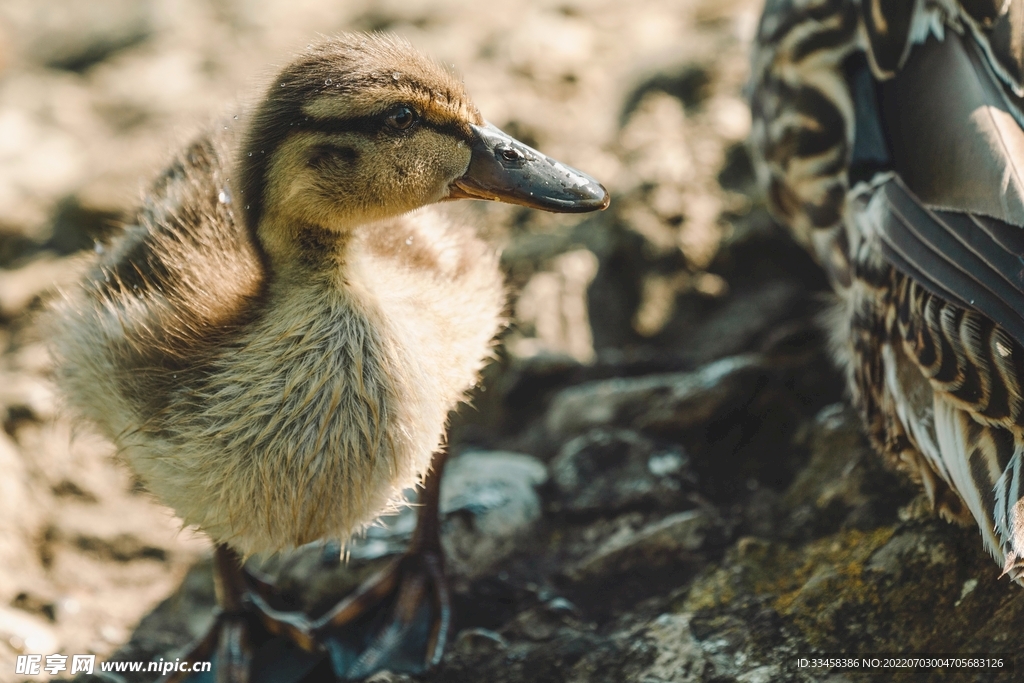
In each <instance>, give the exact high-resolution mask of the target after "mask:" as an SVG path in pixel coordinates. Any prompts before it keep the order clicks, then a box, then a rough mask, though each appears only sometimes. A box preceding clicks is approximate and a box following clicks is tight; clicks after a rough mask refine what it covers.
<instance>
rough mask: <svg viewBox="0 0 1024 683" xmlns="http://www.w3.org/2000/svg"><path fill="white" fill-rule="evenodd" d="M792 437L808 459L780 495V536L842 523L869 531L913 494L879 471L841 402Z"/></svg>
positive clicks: (815, 531) (851, 414)
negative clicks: (804, 448)
mask: <svg viewBox="0 0 1024 683" xmlns="http://www.w3.org/2000/svg"><path fill="white" fill-rule="evenodd" d="M797 440H798V441H801V442H803V443H805V444H806V446H807V448H808V449H809V451H810V454H811V457H810V460H809V461H808V462H807V464H806V466H804V467H803V468H802V469H801V470H800V472H799V473H798V474H797V476H796V477H795V479H794V480H793V483H792V484H790V486H789V488H788V489H787V490H786V492H785V494H784V497H783V505H784V507H785V508H786V509H787V510H788V513H787V519H786V520H785V522H784V524H783V529H782V532H783V534H784V535H788V536H793V535H798V534H803V535H808V534H809V535H820V534H823V533H830V532H833V531H836V530H838V529H840V528H842V527H844V526H852V527H856V528H860V529H870V528H872V527H874V526H877V525H878V524H879V523H882V522H883V520H886V519H892V518H893V517H894V516H895V514H896V511H897V509H898V508H899V506H900V505H903V504H904V503H906V501H907V500H909V499H910V498H911V497H912V496H914V495H915V494H916V492H914V491H912V490H908V488H907V487H906V485H905V484H904V483H903V482H901V481H900V480H899V479H898V478H897V477H896V476H895V475H894V474H893V473H892V472H888V471H886V470H885V467H884V463H883V462H882V459H881V457H879V456H878V455H877V454H875V453H873V452H872V451H871V448H870V446H869V445H868V443H867V439H866V437H865V436H864V433H863V430H862V428H861V421H860V418H859V417H858V415H857V413H856V411H855V410H854V409H853V408H852V407H850V406H848V405H846V404H844V403H833V404H830V405H827V406H825V407H824V408H822V409H821V410H820V411H819V412H818V414H817V415H816V416H815V417H814V420H813V421H811V422H810V423H809V424H808V425H807V426H806V429H805V432H804V434H803V435H802V436H800V437H798V439H797Z"/></svg>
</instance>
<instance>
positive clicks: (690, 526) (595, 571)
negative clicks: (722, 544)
mask: <svg viewBox="0 0 1024 683" xmlns="http://www.w3.org/2000/svg"><path fill="white" fill-rule="evenodd" d="M710 526H711V521H710V520H709V518H708V516H707V515H706V514H705V513H704V512H702V511H700V510H688V511H686V512H679V513H676V514H674V515H669V516H668V517H666V518H664V519H662V520H661V521H659V522H654V523H652V524H649V525H647V526H645V527H643V528H642V529H640V530H639V531H636V532H630V531H628V530H623V531H622V532H621V533H619V534H616V535H615V536H613V537H612V538H610V539H608V540H607V541H606V542H605V543H604V545H602V546H601V547H600V548H598V549H597V550H595V551H594V552H593V553H592V554H591V555H590V556H588V557H586V558H584V559H583V560H582V561H580V562H579V563H578V564H577V565H576V566H575V567H573V568H572V569H570V570H569V572H568V575H569V577H570V578H572V579H573V580H575V581H590V580H595V579H608V578H610V577H614V576H619V575H623V574H628V573H630V572H634V571H638V570H642V571H648V570H651V569H656V568H658V567H663V566H665V565H668V564H673V563H680V562H681V563H685V562H686V561H687V559H690V558H692V557H693V554H694V553H695V552H696V551H697V550H699V549H700V548H701V546H702V545H703V544H704V539H705V537H706V536H707V531H708V527H710Z"/></svg>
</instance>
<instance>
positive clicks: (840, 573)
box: [0, 0, 1024, 683]
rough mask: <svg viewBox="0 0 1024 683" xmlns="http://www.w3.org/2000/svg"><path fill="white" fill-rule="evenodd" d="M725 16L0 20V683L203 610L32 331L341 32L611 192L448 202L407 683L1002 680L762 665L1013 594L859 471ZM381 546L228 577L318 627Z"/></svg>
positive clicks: (431, 8) (492, 8) (241, 2)
mask: <svg viewBox="0 0 1024 683" xmlns="http://www.w3.org/2000/svg"><path fill="white" fill-rule="evenodd" d="M759 11H760V3H759V1H758V0H675V1H672V0H631V1H630V2H622V1H621V0H619V1H615V2H612V1H609V0H493V1H492V2H487V3H477V2H471V1H470V0H429V1H428V0H401V1H398V0H379V1H372V0H349V1H347V2H328V1H326V0H287V1H285V0H88V1H83V0H0V349H2V350H3V353H2V355H0V418H2V420H3V431H2V432H0V681H9V680H19V679H20V677H18V676H16V675H14V660H15V658H16V656H17V655H18V654H21V653H26V652H28V653H43V654H49V653H63V654H67V655H70V654H80V653H95V654H97V655H98V656H99V658H100V659H101V660H102V659H107V658H114V659H118V660H139V659H150V658H154V657H165V658H167V657H170V658H173V656H174V653H175V652H176V651H177V649H178V648H181V647H182V646H184V645H185V644H186V643H187V642H188V641H189V640H190V639H192V638H193V637H195V636H196V635H198V634H199V633H201V632H202V630H203V629H204V628H205V627H206V625H207V624H208V623H209V619H210V611H211V609H212V605H213V593H212V584H211V573H210V546H209V543H208V542H207V541H206V540H205V539H204V538H203V537H202V536H201V535H198V534H194V533H192V532H190V531H189V530H180V528H179V525H178V523H177V521H176V520H175V519H174V517H173V515H172V513H171V512H170V511H168V510H167V509H165V508H161V507H160V506H158V505H157V504H155V503H154V502H153V501H152V500H151V499H150V498H149V497H148V496H147V494H146V493H145V492H144V491H143V490H141V489H140V487H139V486H138V485H137V484H136V483H135V482H133V481H132V478H131V476H130V475H129V474H128V473H127V472H126V470H125V469H124V468H122V467H121V466H119V465H118V464H117V463H116V462H115V459H114V455H115V454H114V453H113V452H112V449H111V447H110V446H109V445H107V444H106V443H104V442H103V441H102V440H100V439H98V438H96V437H94V436H91V435H90V434H89V433H88V431H87V429H85V428H83V427H79V426H76V425H72V424H69V423H68V421H67V420H65V419H64V418H63V417H62V416H61V410H60V406H59V405H58V404H57V402H56V401H55V398H54V395H53V392H52V390H51V388H50V386H49V384H48V360H47V356H46V352H45V346H44V340H40V339H39V338H38V336H36V335H35V334H34V333H33V327H32V316H33V313H34V312H35V311H37V310H38V309H39V308H40V306H41V304H42V302H43V301H45V299H46V298H47V297H49V296H53V292H54V290H55V287H57V286H59V285H60V284H61V283H62V282H66V281H68V280H69V279H70V278H73V277H75V275H76V273H77V272H79V271H80V268H81V264H82V263H83V262H84V260H85V259H87V258H88V255H89V254H90V253H91V249H92V247H93V245H94V243H95V242H96V241H97V240H101V239H103V238H104V237H105V236H107V235H109V234H111V233H112V232H113V231H116V230H118V229H119V226H120V225H121V221H122V220H123V217H124V216H125V215H126V213H127V211H128V210H129V209H130V207H131V206H132V205H133V204H134V203H135V201H136V200H137V199H138V197H139V193H140V191H141V188H142V187H143V186H144V185H145V183H146V182H147V180H148V178H150V177H151V176H153V175H154V174H155V173H156V172H157V171H158V170H159V169H160V167H161V163H162V161H163V160H164V159H166V158H167V156H168V154H169V152H170V151H171V150H172V149H174V148H175V147H176V146H178V145H180V144H182V143H183V142H184V141H185V140H186V139H187V138H188V137H189V136H190V135H191V134H192V133H193V132H194V131H196V130H197V129H198V128H199V127H201V126H203V125H205V123H206V122H207V121H209V120H210V119H212V118H213V117H215V116H218V115H221V114H224V113H225V112H228V113H230V111H231V110H232V109H233V108H236V107H238V106H241V105H244V103H245V102H246V101H248V99H247V98H251V97H252V94H253V93H256V92H258V89H259V86H260V84H261V83H262V82H263V81H264V79H265V78H266V77H267V76H269V75H270V74H271V73H272V72H273V70H274V68H275V65H282V64H284V63H285V62H287V61H288V59H289V54H290V53H292V52H294V51H298V50H301V49H302V48H303V47H304V45H305V44H306V43H307V42H308V41H309V40H311V39H312V38H313V37H314V36H316V35H317V34H318V33H325V34H329V33H332V32H335V31H339V30H348V29H358V30H388V31H395V32H398V33H400V34H402V35H404V36H406V37H408V38H409V39H410V40H411V41H412V42H413V43H415V44H416V45H417V46H419V47H420V48H421V49H423V50H424V51H426V52H428V53H431V54H433V55H435V56H436V57H438V58H440V59H442V60H444V61H445V62H450V63H453V64H455V65H457V67H458V68H459V69H460V70H461V72H462V73H463V74H464V75H465V79H466V82H467V84H468V86H469V90H470V92H471V93H472V94H473V95H474V97H475V99H476V102H477V104H478V105H479V106H480V108H481V110H482V111H483V112H485V113H486V115H487V116H488V117H489V118H490V119H491V120H492V121H493V122H494V123H495V124H497V125H499V126H500V127H502V128H504V129H505V130H507V131H509V132H510V133H513V134H514V135H516V136H517V137H519V138H520V139H522V140H524V141H526V142H528V143H529V144H531V145H534V146H536V147H539V148H540V149H542V150H544V151H546V152H548V153H549V154H551V155H552V156H555V157H557V158H559V159H561V160H563V161H565V162H567V163H570V164H572V165H574V166H577V167H579V168H582V169H585V170H587V171H588V172H590V173H592V174H593V175H595V176H597V177H598V178H600V179H602V180H603V181H604V182H605V184H606V185H607V187H608V188H609V189H610V190H611V191H612V194H613V203H612V206H611V208H610V209H609V210H608V211H606V212H604V213H602V214H599V215H595V216H589V217H586V218H584V219H583V220H582V221H581V220H580V219H579V218H578V217H566V216H553V215H550V214H542V213H539V212H531V211H528V210H519V209H515V208H509V207H502V206H496V205H485V204H475V205H472V204H468V203H463V205H456V206H452V207H451V210H452V211H453V212H454V213H455V214H457V216H458V217H459V218H461V219H464V220H468V221H473V222H474V223H476V224H478V225H481V226H482V227H483V228H485V230H486V232H487V234H488V235H489V236H490V237H491V238H492V239H494V240H495V241H496V242H497V243H500V244H502V245H504V248H505V251H504V265H505V268H506V270H507V273H508V280H509V283H510V286H511V288H512V291H513V292H514V293H515V294H514V298H513V302H512V304H511V310H512V311H513V312H514V320H515V322H514V324H513V325H512V326H511V327H510V329H509V330H508V331H507V333H506V334H505V339H504V341H505V344H504V347H503V350H502V352H501V354H500V358H499V359H498V361H497V362H496V363H495V364H494V365H492V366H491V367H490V368H489V369H488V371H487V376H486V380H485V382H484V383H483V385H482V387H481V388H480V391H479V392H478V394H477V396H476V397H475V399H474V402H473V406H472V407H464V408H463V409H462V410H461V411H460V412H459V414H458V415H456V416H454V419H453V427H452V439H451V444H452V445H451V450H452V453H453V455H454V458H453V460H452V462H451V465H450V467H449V470H448V472H447V477H446V480H445V484H444V491H443V497H444V508H445V526H444V536H445V543H446V546H447V549H448V553H449V563H448V569H449V573H450V575H451V578H452V582H453V591H454V599H455V605H456V609H457V622H456V635H455V637H454V640H453V644H452V647H451V649H450V651H449V654H448V656H447V657H446V659H445V661H444V663H443V664H442V666H441V667H440V669H439V670H438V671H436V672H435V673H433V674H431V675H430V676H428V677H427V680H428V681H451V682H462V681H465V682H467V683H469V682H474V683H475V682H477V681H488V682H489V683H504V682H506V681H507V682H512V681H530V682H539V683H546V682H552V683H553V682H555V681H571V682H574V683H576V682H578V683H585V682H586V683H603V682H606V681H607V682H608V683H611V682H620V681H638V682H641V683H670V682H671V683H683V682H688V681H702V682H707V683H711V682H715V683H733V682H736V683H768V682H774V681H829V682H831V683H840V682H843V681H851V682H852V681H868V680H885V681H889V680H906V681H916V680H934V681H967V680H970V681H1009V680H1016V679H1015V678H1014V674H1013V673H1009V672H1003V673H993V672H991V671H987V672H971V673H968V672H964V671H928V672H921V671H913V670H902V671H895V672H893V671H888V672H881V673H874V674H872V673H866V672H861V673H843V672H829V671H827V670H822V669H801V668H799V667H798V666H797V656H798V655H800V654H804V655H811V654H813V653H886V652H888V653H894V654H911V653H956V654H969V653H975V654H994V653H1001V654H1004V655H1011V656H1012V655H1019V654H1020V653H1021V650H1022V645H1021V641H1020V639H1019V637H1016V636H1014V635H1013V634H1014V633H1017V632H1018V631H1019V626H1020V624H1021V623H1022V620H1024V597H1022V594H1021V591H1020V589H1019V588H1017V587H1015V586H1012V585H1008V584H1007V581H1006V580H1005V579H1003V580H999V579H998V574H999V570H998V568H997V567H996V566H995V565H994V564H993V563H992V561H991V560H990V559H989V558H988V557H987V556H986V554H985V552H984V551H983V550H982V545H981V539H980V537H979V535H978V534H977V532H976V531H975V530H973V529H966V530H962V529H958V528H955V527H952V526H949V525H946V524H944V523H942V522H940V521H938V520H936V519H935V518H934V517H933V516H932V515H931V514H930V513H929V512H928V511H927V506H926V504H925V503H924V502H923V498H922V496H921V495H919V493H918V491H917V489H916V488H914V487H912V486H908V485H907V484H906V483H905V482H903V481H902V480H901V479H899V478H898V477H896V476H894V475H892V474H890V473H888V472H886V471H885V470H884V469H883V468H882V467H881V466H880V464H879V461H878V459H877V458H875V457H874V456H873V454H872V453H871V452H870V451H869V450H868V449H867V448H866V446H865V443H864V440H863V438H862V437H861V435H860V432H859V426H858V423H857V420H856V416H855V415H853V414H852V413H851V410H850V409H849V407H848V406H847V404H846V402H845V399H844V396H843V391H842V383H841V379H840V377H839V374H838V373H837V371H836V370H835V369H834V368H833V367H832V366H831V365H830V363H829V361H828V358H827V352H826V348H825V343H824V340H823V338H822V335H821V334H820V333H819V332H818V331H817V328H816V326H815V316H816V315H818V314H819V312H820V311H821V310H822V309H823V307H824V306H825V305H827V287H826V283H825V280H824V278H823V276H822V274H821V272H819V270H818V268H817V267H816V266H815V265H814V264H813V263H812V262H811V261H810V260H809V259H808V257H807V256H806V255H805V254H804V253H803V252H802V251H801V250H800V249H798V248H797V247H796V246H795V245H794V244H793V243H792V242H791V241H790V240H789V239H788V238H787V237H786V236H785V234H784V232H783V231H781V230H780V229H779V227H778V226H776V225H775V224H774V223H773V222H772V221H771V219H770V218H769V217H768V216H767V214H766V213H765V211H764V208H763V203H762V201H761V200H760V199H759V197H758V196H757V193H756V189H755V188H754V186H753V179H752V176H751V169H750V163H749V159H748V157H747V155H746V153H745V151H744V148H743V144H742V142H743V140H744V138H745V136H746V135H747V132H748V128H749V113H748V111H747V109H746V106H745V104H744V100H743V97H742V88H743V83H744V80H745V77H746V71H747V46H748V43H749V40H750V38H751V36H752V35H753V31H754V28H755V25H756V21H757V17H758V14H759ZM411 527H412V519H411V515H410V514H408V513H406V514H404V515H400V516H398V517H396V518H392V519H387V520H383V521H382V523H381V525H380V526H379V527H375V528H373V529H371V530H370V531H369V532H368V533H367V535H366V537H365V538H363V539H360V540H358V541H357V542H355V543H354V544H353V545H352V546H351V547H350V548H349V554H350V558H351V559H350V560H349V562H347V563H341V562H339V561H338V559H337V552H336V550H337V549H336V548H334V549H333V550H334V552H333V553H332V548H331V547H329V546H328V547H326V548H325V547H323V546H317V547H308V548H305V549H304V550H302V551H301V552H297V553H295V554H294V555H289V556H287V557H280V558H271V559H270V560H266V561H265V562H264V564H263V569H264V571H266V572H268V573H270V574H272V575H274V576H276V577H277V580H278V582H279V584H280V585H281V586H282V588H283V589H284V590H285V591H286V592H287V593H288V595H289V596H290V599H292V600H293V601H294V603H295V604H296V605H297V606H303V607H305V608H306V609H309V610H310V611H313V612H315V611H317V610H323V609H325V608H326V607H327V606H329V605H330V604H331V603H332V602H333V601H334V600H336V599H337V597H338V596H339V595H341V594H343V593H344V592H345V591H346V590H348V589H349V588H351V587H352V586H354V585H356V584H357V583H358V581H359V580H360V579H361V578H362V577H364V576H366V575H367V573H368V572H370V571H372V570H373V569H374V568H375V567H377V566H379V565H380V563H381V562H383V561H385V560H386V558H387V557H388V555H389V554H392V553H395V552H399V551H400V550H401V548H402V546H403V544H404V542H405V541H406V540H407V538H408V535H409V533H410V531H411ZM1017 664H1018V666H1021V667H1024V659H1020V660H1019V661H1018V662H1017ZM45 677H46V676H45V675H44V676H41V677H40V678H45ZM103 680H121V679H117V678H107V679H103ZM127 680H149V679H148V678H145V677H143V678H131V677H128V678H127ZM404 680H405V679H404V678H403V677H401V676H393V675H390V674H381V675H379V676H377V677H375V678H374V681H375V683H386V682H389V681H404Z"/></svg>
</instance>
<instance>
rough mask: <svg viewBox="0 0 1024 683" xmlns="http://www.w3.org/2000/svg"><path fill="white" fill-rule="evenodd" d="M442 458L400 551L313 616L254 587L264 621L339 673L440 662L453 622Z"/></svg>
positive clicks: (418, 668)
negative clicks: (322, 655) (278, 606)
mask: <svg viewBox="0 0 1024 683" xmlns="http://www.w3.org/2000/svg"><path fill="white" fill-rule="evenodd" d="M443 465H444V456H443V455H439V456H437V457H436V458H435V459H434V469H433V471H432V472H431V473H430V475H429V476H428V477H427V481H426V482H425V484H424V489H425V490H424V492H423V497H422V500H421V506H420V508H419V513H418V523H417V526H416V533H415V535H414V536H413V539H412V542H411V544H410V546H409V549H408V550H407V551H406V553H405V554H404V555H402V556H401V557H400V558H398V559H396V560H394V561H393V562H391V563H390V564H389V565H388V566H387V567H385V568H384V569H383V570H381V571H380V572H378V573H377V574H376V575H374V576H372V577H370V578H369V579H368V580H366V581H365V582H364V583H363V584H362V585H361V586H360V587H359V588H357V589H356V590H355V591H354V592H353V593H351V594H350V595H348V596H346V597H345V598H344V599H343V600H342V601H341V602H339V603H338V604H337V605H335V606H334V607H333V608H332V609H330V610H329V611H328V612H326V613H325V614H324V615H323V616H321V617H319V618H318V619H315V620H309V619H308V618H307V617H306V616H305V615H304V614H301V613H298V612H284V611H278V610H275V609H274V608H273V607H272V606H271V605H270V604H269V601H268V600H267V599H265V598H264V595H266V594H267V589H268V588H269V586H263V587H262V590H261V587H260V586H258V585H256V586H254V588H256V590H252V591H249V592H248V594H247V600H248V601H249V602H250V603H251V604H252V606H253V608H254V609H255V611H256V612H257V613H259V614H260V615H261V617H262V619H263V623H264V625H265V626H266V628H267V629H268V630H269V631H271V632H272V633H276V634H280V635H283V636H286V637H287V638H288V639H289V640H290V641H292V642H295V643H297V644H298V645H299V646H301V647H302V648H303V649H305V650H307V651H310V652H316V651H320V652H323V651H326V653H327V655H328V658H329V661H330V668H331V669H332V670H333V672H334V675H335V676H336V677H337V678H338V679H340V680H360V679H363V678H366V677H368V676H371V675H373V674H374V673H376V672H378V671H384V670H387V671H392V672H395V673H406V674H418V673H423V672H425V671H427V670H428V669H430V668H432V667H434V666H436V665H437V664H439V663H440V661H441V657H442V655H443V654H444V649H445V645H446V643H447V640H448V633H449V629H450V626H451V621H452V610H451V601H450V599H449V595H448V585H447V582H446V581H445V577H444V569H443V567H444V557H443V551H442V549H441V538H440V527H439V519H438V500H439V496H440V481H441V469H442V467H443ZM249 578H250V580H254V579H255V577H249ZM261 594H263V595H261Z"/></svg>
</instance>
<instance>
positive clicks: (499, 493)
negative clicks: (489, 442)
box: [441, 451, 548, 576]
mask: <svg viewBox="0 0 1024 683" xmlns="http://www.w3.org/2000/svg"><path fill="white" fill-rule="evenodd" d="M547 478H548V471H547V467H546V466H545V465H544V463H542V462H540V461H539V460H537V459H536V458H533V457H531V456H528V455H523V454H520V453H505V452H479V451H478V452H468V453H463V454H462V455H460V456H458V457H456V458H454V459H453V460H452V461H451V462H449V463H448V466H447V467H446V468H445V474H444V480H443V481H442V483H441V512H442V514H443V515H444V517H445V520H446V521H445V525H444V531H443V541H444V545H445V550H446V551H447V552H448V557H449V559H450V560H451V561H453V562H455V563H458V565H459V566H460V571H461V572H463V573H464V574H466V575H467V576H475V575H478V574H480V573H482V572H484V571H486V570H487V569H489V568H491V567H493V566H494V565H495V564H497V563H500V562H501V561H502V560H503V559H504V558H505V557H507V556H508V555H509V554H510V553H512V552H513V551H514V550H515V548H516V546H517V544H518V543H519V542H520V541H521V540H523V539H524V538H525V537H526V535H527V534H528V533H529V531H530V529H531V528H532V526H533V524H534V522H536V521H537V520H538V519H540V516H541V503H540V497H539V496H538V494H537V491H536V487H538V486H540V485H541V484H543V483H544V482H546V481H547Z"/></svg>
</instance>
